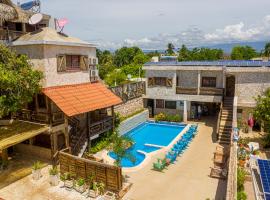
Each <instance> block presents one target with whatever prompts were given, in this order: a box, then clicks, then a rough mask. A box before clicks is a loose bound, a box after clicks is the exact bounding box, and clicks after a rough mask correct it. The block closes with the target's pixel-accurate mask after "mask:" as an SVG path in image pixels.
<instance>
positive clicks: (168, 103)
mask: <svg viewBox="0 0 270 200" xmlns="http://www.w3.org/2000/svg"><path fill="white" fill-rule="evenodd" d="M165 108H168V109H176V101H165Z"/></svg>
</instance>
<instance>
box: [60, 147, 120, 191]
mask: <svg viewBox="0 0 270 200" xmlns="http://www.w3.org/2000/svg"><path fill="white" fill-rule="evenodd" d="M59 161H60V173H61V174H64V173H67V172H68V173H70V174H71V175H73V176H75V177H76V178H83V179H85V180H86V182H87V181H88V178H89V177H90V176H91V175H94V177H95V178H94V181H97V182H103V183H104V184H105V187H106V189H108V190H112V191H116V192H119V191H120V190H121V189H122V186H123V183H122V169H121V168H120V167H116V166H113V165H108V164H104V163H99V162H96V161H92V160H87V159H84V158H79V157H77V156H73V155H71V154H68V153H66V152H64V151H60V152H59Z"/></svg>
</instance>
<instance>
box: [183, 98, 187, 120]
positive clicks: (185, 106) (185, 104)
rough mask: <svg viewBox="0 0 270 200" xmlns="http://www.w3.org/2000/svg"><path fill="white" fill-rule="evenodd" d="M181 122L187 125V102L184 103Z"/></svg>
mask: <svg viewBox="0 0 270 200" xmlns="http://www.w3.org/2000/svg"><path fill="white" fill-rule="evenodd" d="M183 121H184V122H185V123H187V101H184V115H183Z"/></svg>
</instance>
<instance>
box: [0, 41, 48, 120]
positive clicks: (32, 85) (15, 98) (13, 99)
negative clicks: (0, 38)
mask: <svg viewBox="0 0 270 200" xmlns="http://www.w3.org/2000/svg"><path fill="white" fill-rule="evenodd" d="M42 77H43V75H42V73H41V72H40V71H36V70H34V69H33V68H32V66H31V64H30V63H29V62H28V61H27V57H26V56H24V55H20V56H17V55H16V54H15V52H12V51H11V50H10V49H8V48H7V47H5V46H3V45H0V118H1V117H4V116H7V115H9V114H10V113H13V112H16V111H18V110H19V109H21V108H23V107H24V105H25V104H26V103H28V102H30V101H32V99H33V96H34V95H35V94H37V93H38V92H39V91H40V88H41V86H40V81H41V79H42Z"/></svg>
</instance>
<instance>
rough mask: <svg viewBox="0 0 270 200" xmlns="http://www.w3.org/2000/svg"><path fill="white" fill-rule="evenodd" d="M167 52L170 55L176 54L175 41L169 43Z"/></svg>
mask: <svg viewBox="0 0 270 200" xmlns="http://www.w3.org/2000/svg"><path fill="white" fill-rule="evenodd" d="M166 54H167V55H169V56H172V55H174V45H173V43H168V45H167V50H166Z"/></svg>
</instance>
